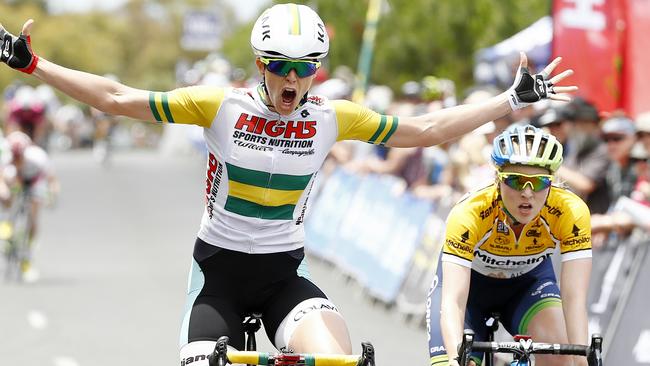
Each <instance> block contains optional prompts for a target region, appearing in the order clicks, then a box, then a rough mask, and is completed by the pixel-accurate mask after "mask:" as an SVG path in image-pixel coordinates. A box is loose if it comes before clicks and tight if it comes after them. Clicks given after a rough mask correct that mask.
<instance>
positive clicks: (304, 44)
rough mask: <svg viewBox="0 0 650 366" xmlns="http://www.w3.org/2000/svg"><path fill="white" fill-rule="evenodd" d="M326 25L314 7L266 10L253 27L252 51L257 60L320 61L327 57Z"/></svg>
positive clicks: (283, 7) (289, 6)
mask: <svg viewBox="0 0 650 366" xmlns="http://www.w3.org/2000/svg"><path fill="white" fill-rule="evenodd" d="M329 45H330V41H329V37H328V35H327V31H326V30H325V24H324V23H323V21H322V20H321V18H320V17H319V16H318V14H316V12H315V11H313V10H312V9H311V8H310V7H308V6H305V5H296V4H278V5H274V6H272V7H270V8H268V9H266V10H265V11H264V12H263V13H262V15H260V17H259V18H257V21H256V22H255V25H254V26H253V31H252V32H251V47H253V52H254V53H255V55H256V56H262V57H269V58H272V57H276V58H289V59H311V60H318V59H321V58H323V57H325V56H327V52H328V51H329Z"/></svg>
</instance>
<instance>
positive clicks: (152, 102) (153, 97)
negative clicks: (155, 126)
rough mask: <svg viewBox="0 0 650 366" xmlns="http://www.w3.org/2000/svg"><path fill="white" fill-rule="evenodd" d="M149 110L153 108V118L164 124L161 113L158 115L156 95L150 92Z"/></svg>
mask: <svg viewBox="0 0 650 366" xmlns="http://www.w3.org/2000/svg"><path fill="white" fill-rule="evenodd" d="M149 108H151V113H153V118H155V119H156V121H158V122H162V119H161V118H160V113H158V108H157V107H156V93H154V92H149Z"/></svg>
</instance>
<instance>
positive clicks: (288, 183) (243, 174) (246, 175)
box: [226, 163, 313, 191]
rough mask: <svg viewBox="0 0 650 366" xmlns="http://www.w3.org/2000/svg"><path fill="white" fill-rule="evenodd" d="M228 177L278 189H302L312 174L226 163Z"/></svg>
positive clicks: (252, 184) (240, 181) (249, 183)
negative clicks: (256, 168)
mask: <svg viewBox="0 0 650 366" xmlns="http://www.w3.org/2000/svg"><path fill="white" fill-rule="evenodd" d="M226 170H227V171H228V179H230V180H233V181H235V182H239V183H243V184H248V185H251V186H256V187H262V188H271V189H279V190H282V191H296V190H304V189H305V188H306V187H307V184H309V181H310V180H311V177H312V175H313V174H308V175H289V174H270V173H268V172H263V171H260V170H253V169H246V168H241V167H238V166H235V165H232V164H229V163H226Z"/></svg>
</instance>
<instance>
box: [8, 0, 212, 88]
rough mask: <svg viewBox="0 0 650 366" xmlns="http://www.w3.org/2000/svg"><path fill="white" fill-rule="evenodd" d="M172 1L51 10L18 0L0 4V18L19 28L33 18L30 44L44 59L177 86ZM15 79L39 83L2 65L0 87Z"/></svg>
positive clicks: (137, 82) (144, 83)
mask: <svg viewBox="0 0 650 366" xmlns="http://www.w3.org/2000/svg"><path fill="white" fill-rule="evenodd" d="M172 3H173V2H172V1H167V4H166V3H165V2H164V1H162V2H161V3H154V2H151V1H146V0H131V1H130V2H129V3H128V4H127V5H126V6H125V7H124V8H122V9H119V10H118V11H116V12H115V13H103V12H91V13H82V14H76V13H70V14H61V15H50V14H47V13H46V12H45V9H44V8H43V7H41V6H39V5H38V4H33V3H24V2H17V3H16V4H14V5H7V4H0V21H1V22H2V24H3V25H4V26H5V28H7V29H8V30H9V31H10V32H12V33H14V34H18V33H19V32H20V30H21V28H22V25H23V23H24V22H25V20H27V19H29V18H33V19H34V21H35V24H34V26H33V28H32V47H33V49H34V51H35V52H36V53H37V54H38V55H39V56H41V57H44V58H46V59H48V60H51V61H53V62H56V63H58V64H61V65H63V66H66V67H70V68H74V69H78V70H83V71H87V72H91V73H95V74H100V75H101V74H106V73H112V74H115V75H117V76H118V77H119V78H120V79H121V80H122V81H124V82H126V83H127V84H129V85H133V86H136V87H140V88H147V89H157V90H162V89H170V88H172V87H174V86H175V72H174V70H175V65H176V62H177V61H178V59H179V58H180V57H181V49H180V44H179V41H178V39H179V34H180V28H181V27H180V22H181V17H182V15H181V13H180V12H174V10H175V8H174V4H172ZM152 4H154V5H155V4H159V6H158V7H157V8H156V7H154V6H153V5H152ZM204 56H205V54H201V55H195V56H194V57H195V58H196V59H198V58H202V57H204ZM189 57H191V56H189ZM17 79H18V80H24V81H25V82H28V83H31V84H35V83H37V80H36V79H34V78H31V77H27V76H23V75H22V74H20V73H17V72H13V71H9V70H8V69H6V68H3V69H2V71H0V88H2V89H4V88H5V87H6V86H7V85H8V84H9V83H11V82H12V81H14V80H17Z"/></svg>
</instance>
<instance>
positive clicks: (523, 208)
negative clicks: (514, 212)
mask: <svg viewBox="0 0 650 366" xmlns="http://www.w3.org/2000/svg"><path fill="white" fill-rule="evenodd" d="M532 209H533V205H531V204H530V203H522V204H521V205H519V212H522V213H529V212H530V211H531V210H532Z"/></svg>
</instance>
